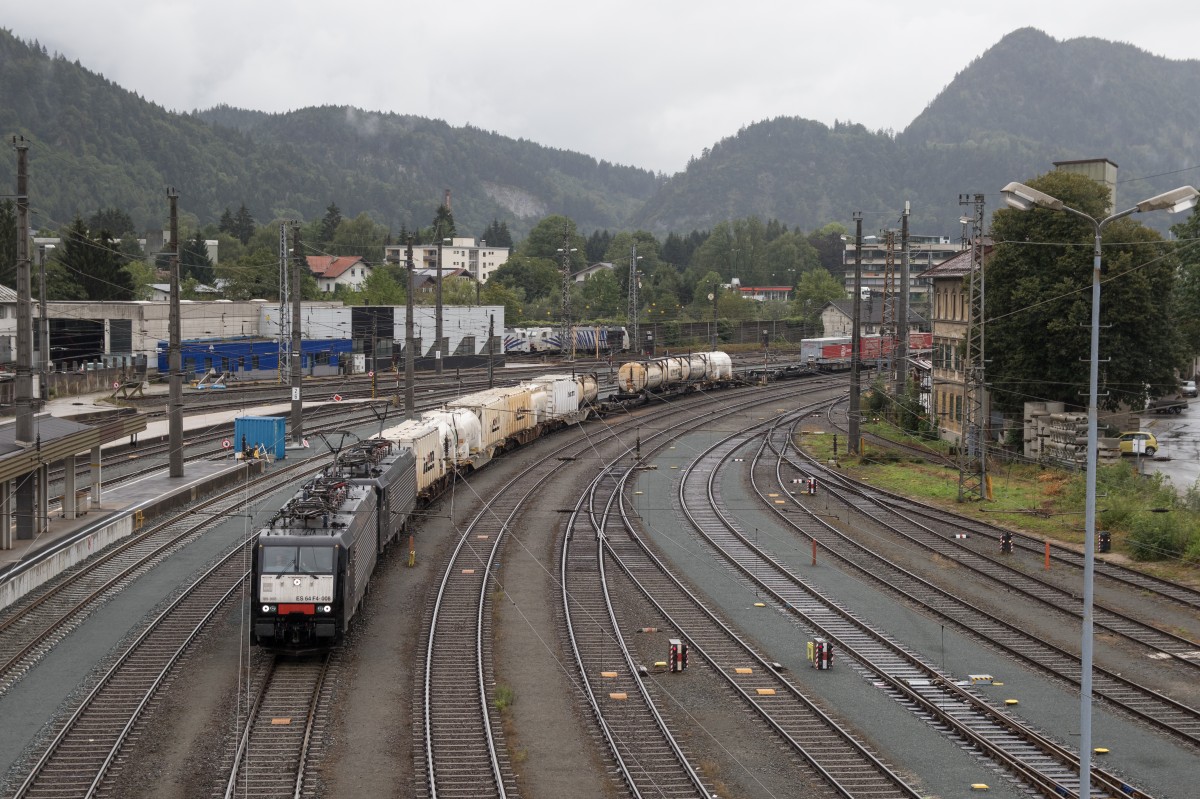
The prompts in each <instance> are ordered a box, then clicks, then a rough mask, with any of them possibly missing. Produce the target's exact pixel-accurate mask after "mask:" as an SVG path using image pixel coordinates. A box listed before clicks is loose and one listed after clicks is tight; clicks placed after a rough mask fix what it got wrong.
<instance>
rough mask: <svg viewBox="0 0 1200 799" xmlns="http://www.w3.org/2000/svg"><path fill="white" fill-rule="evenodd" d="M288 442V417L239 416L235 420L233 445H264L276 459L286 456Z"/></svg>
mask: <svg viewBox="0 0 1200 799" xmlns="http://www.w3.org/2000/svg"><path fill="white" fill-rule="evenodd" d="M286 444H287V419H284V418H283V417H282V416H239V417H237V418H236V419H234V420H233V446H234V447H235V448H236V449H237V450H238V451H244V449H245V447H262V448H263V449H264V450H266V451H267V453H268V454H271V455H274V456H275V459H276V460H279V459H281V458H283V457H284V446H285V445H286Z"/></svg>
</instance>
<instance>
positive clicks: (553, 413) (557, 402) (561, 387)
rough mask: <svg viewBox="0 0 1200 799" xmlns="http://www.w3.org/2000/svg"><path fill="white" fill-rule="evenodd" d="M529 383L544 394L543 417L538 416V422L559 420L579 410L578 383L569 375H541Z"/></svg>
mask: <svg viewBox="0 0 1200 799" xmlns="http://www.w3.org/2000/svg"><path fill="white" fill-rule="evenodd" d="M530 383H531V384H533V385H535V386H539V387H541V388H542V389H543V390H544V391H545V392H546V399H547V402H546V408H545V417H543V416H542V415H541V414H539V415H538V421H539V422H540V421H543V418H548V419H561V418H563V417H566V416H570V415H571V414H573V413H575V412H576V411H578V410H579V381H578V380H577V379H576V378H574V377H572V376H571V375H541V376H540V377H535V378H534V379H533V380H531V381H530Z"/></svg>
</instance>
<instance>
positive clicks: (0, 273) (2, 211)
mask: <svg viewBox="0 0 1200 799" xmlns="http://www.w3.org/2000/svg"><path fill="white" fill-rule="evenodd" d="M16 285H17V206H16V203H14V202H13V201H12V200H0V286H8V287H9V288H14V287H15V286H16Z"/></svg>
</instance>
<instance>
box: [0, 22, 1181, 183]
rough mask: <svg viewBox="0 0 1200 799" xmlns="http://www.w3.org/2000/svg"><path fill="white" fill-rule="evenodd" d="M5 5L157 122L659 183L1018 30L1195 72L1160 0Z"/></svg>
mask: <svg viewBox="0 0 1200 799" xmlns="http://www.w3.org/2000/svg"><path fill="white" fill-rule="evenodd" d="M5 6H6V8H5V9H4V13H3V15H2V16H0V25H3V26H5V27H7V28H8V29H9V30H11V31H12V32H13V33H14V34H15V35H16V36H18V37H20V38H22V39H25V40H32V39H37V40H38V41H39V42H41V43H42V44H43V45H45V47H46V49H47V50H49V51H50V52H51V53H54V52H58V53H61V54H62V55H64V56H66V57H67V58H68V59H70V60H72V61H75V60H78V61H79V62H80V63H81V64H82V65H83V66H84V67H86V68H88V69H90V70H92V71H94V72H99V73H100V74H102V75H104V76H105V77H107V78H108V79H110V80H112V81H113V82H115V83H117V84H119V85H121V86H123V87H125V88H126V89H129V90H131V91H134V92H137V93H138V94H140V95H141V96H143V97H145V98H146V99H148V100H151V101H153V102H156V103H158V104H160V105H162V106H164V107H166V108H168V109H172V110H178V111H191V110H194V109H202V108H209V107H211V106H214V105H217V104H220V103H227V104H229V105H233V106H239V107H243V108H252V109H258V110H262V111H288V110H292V109H296V108H303V107H305V106H313V105H327V104H335V105H352V106H357V107H359V108H363V109H367V110H374V111H394V112H397V113H407V114H416V115H419V116H424V117H433V118H436V119H443V120H446V121H447V122H449V123H450V124H452V125H463V124H466V123H468V122H469V123H471V124H472V125H475V126H477V127H480V128H484V129H487V130H493V131H496V132H497V133H500V134H503V135H505V136H511V137H514V138H525V139H530V140H532V141H535V142H538V143H540V144H544V145H548V146H552V147H559V148H563V149H568V150H575V151H579V152H583V153H587V154H589V155H592V156H595V157H597V158H603V159H606V160H609V161H614V162H617V163H622V164H630V165H633V166H639V167H644V168H647V169H652V170H655V171H658V172H666V173H668V174H669V173H673V172H676V171H679V170H680V169H682V168H683V167H684V166H685V165H686V164H687V160H688V158H689V157H691V156H693V155H698V154H699V153H700V151H701V150H702V149H703V148H705V147H708V146H711V145H712V144H713V143H715V142H717V141H719V140H720V139H722V138H724V137H726V136H730V135H733V134H735V133H736V132H737V131H738V129H739V128H740V127H742V126H744V125H747V124H750V123H753V122H757V121H759V120H762V119H769V118H772V117H777V116H799V117H805V118H808V119H815V120H818V121H821V122H824V123H826V124H832V123H833V121H834V120H835V119H839V120H849V121H852V122H860V123H862V124H864V125H866V126H867V127H868V128H870V129H872V130H877V129H886V128H891V129H894V130H897V131H899V130H903V129H904V128H905V127H906V126H907V125H908V124H909V123H910V122H911V121H912V120H913V118H914V117H916V115H917V114H919V113H920V112H921V110H922V109H923V108H924V107H925V105H926V104H928V103H929V102H930V101H932V100H933V99H934V97H935V96H936V95H937V93H938V92H939V91H941V89H942V88H943V87H944V86H945V85H946V84H947V83H949V82H950V81H951V80H952V79H953V78H954V76H955V74H956V73H957V72H959V71H961V70H962V69H964V68H965V67H966V66H967V65H968V64H969V63H970V62H971V60H972V59H974V58H975V57H976V56H978V55H980V54H981V53H983V52H984V51H985V50H987V49H988V48H989V47H991V46H992V45H994V44H995V43H996V42H997V41H999V40H1000V38H1002V37H1003V36H1004V35H1005V34H1007V33H1010V32H1011V31H1013V30H1016V29H1017V28H1021V27H1026V26H1031V27H1036V28H1039V29H1041V30H1043V31H1045V32H1046V33H1048V34H1050V35H1051V36H1054V37H1055V38H1057V39H1060V40H1061V39H1070V38H1075V37H1080V36H1094V37H1099V38H1104V39H1109V40H1112V41H1122V42H1128V43H1130V44H1133V45H1136V46H1138V47H1140V48H1142V49H1144V50H1147V51H1149V52H1151V53H1155V54H1157V55H1162V56H1166V57H1168V58H1173V59H1193V58H1197V57H1200V39H1198V38H1197V36H1196V31H1197V30H1200V3H1196V4H1195V5H1192V3H1191V2H1177V1H1172V2H1161V1H1160V0H1143V2H1137V3H1134V2H1111V0H1091V1H1090V2H1081V1H1077V0H1032V1H1031V0H999V1H998V0H984V2H976V3H961V2H960V3H946V2H930V1H929V0H909V2H898V1H896V0H858V2H844V3H835V2H821V3H814V2H804V1H803V0H743V2H722V3H715V2H709V0H686V2H680V1H677V0H665V1H658V0H641V1H640V2H625V0H619V1H618V2H594V3H588V4H583V3H574V2H547V1H546V0H509V2H497V0H490V1H489V2H480V1H479V0H460V1H459V2H454V1H453V0H451V1H450V2H432V1H431V0H424V1H420V0H418V1H417V2H411V1H410V2H404V1H403V0H402V1H400V2H397V0H346V2H341V3H337V2H333V3H330V2H315V0H291V2H287V3H283V2H269V1H268V0H236V1H235V0H204V2H200V0H40V2H22V3H18V2H7V3H5ZM585 9H586V10H585ZM0 101H2V98H0Z"/></svg>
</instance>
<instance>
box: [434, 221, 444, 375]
mask: <svg viewBox="0 0 1200 799" xmlns="http://www.w3.org/2000/svg"><path fill="white" fill-rule="evenodd" d="M437 235H438V257H437V285H435V286H434V289H433V290H434V302H435V304H436V305H437V308H436V309H434V320H433V326H434V331H433V336H434V338H436V339H437V344H436V345H435V346H434V353H433V359H434V363H435V372H436V373H437V374H439V375H440V374H441V373H442V255H443V254H444V253H445V249H446V239H444V238H442V228H441V227H440V226H439V227H438V232H437Z"/></svg>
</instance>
